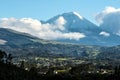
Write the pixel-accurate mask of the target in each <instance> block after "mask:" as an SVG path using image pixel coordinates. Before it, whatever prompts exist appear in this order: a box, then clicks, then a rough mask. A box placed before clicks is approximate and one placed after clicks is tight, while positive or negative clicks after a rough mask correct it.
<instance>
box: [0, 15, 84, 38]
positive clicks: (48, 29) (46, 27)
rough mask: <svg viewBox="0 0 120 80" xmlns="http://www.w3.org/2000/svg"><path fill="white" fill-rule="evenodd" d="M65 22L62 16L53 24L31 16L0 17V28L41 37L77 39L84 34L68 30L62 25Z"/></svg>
mask: <svg viewBox="0 0 120 80" xmlns="http://www.w3.org/2000/svg"><path fill="white" fill-rule="evenodd" d="M65 23H66V21H65V19H64V17H62V16H61V17H59V18H58V19H57V20H56V21H55V23H54V24H49V23H46V24H42V23H41V22H40V21H39V20H37V19H32V18H21V19H16V18H1V19H0V28H10V29H13V30H16V31H19V32H25V33H29V34H31V35H34V36H37V37H39V38H42V39H48V40H55V39H74V40H79V39H81V38H84V37H85V35H84V34H82V33H79V32H68V30H67V29H66V28H65V27H64V24H65Z"/></svg>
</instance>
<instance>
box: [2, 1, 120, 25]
mask: <svg viewBox="0 0 120 80" xmlns="http://www.w3.org/2000/svg"><path fill="white" fill-rule="evenodd" d="M107 6H112V7H115V8H120V0H0V18H3V17H7V18H9V17H15V18H23V17H30V18H35V19H40V20H47V19H49V18H51V17H53V16H55V15H58V14H62V13H65V12H72V11H76V12H78V13H80V15H82V16H84V17H85V18H87V19H88V20H90V21H92V22H94V23H96V22H95V20H94V16H95V14H96V13H98V12H100V11H102V10H103V9H104V8H105V7H107Z"/></svg>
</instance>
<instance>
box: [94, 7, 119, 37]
mask: <svg viewBox="0 0 120 80" xmlns="http://www.w3.org/2000/svg"><path fill="white" fill-rule="evenodd" d="M95 19H96V20H97V21H98V22H99V23H100V27H101V28H103V29H105V30H106V31H109V32H112V33H114V34H117V35H120V8H114V7H106V8H105V9H104V10H103V11H102V12H100V13H98V14H97V15H96V17H95Z"/></svg>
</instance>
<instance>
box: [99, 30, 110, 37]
mask: <svg viewBox="0 0 120 80" xmlns="http://www.w3.org/2000/svg"><path fill="white" fill-rule="evenodd" d="M99 35H102V36H105V37H109V36H110V33H107V32H105V31H102V32H100V33H99Z"/></svg>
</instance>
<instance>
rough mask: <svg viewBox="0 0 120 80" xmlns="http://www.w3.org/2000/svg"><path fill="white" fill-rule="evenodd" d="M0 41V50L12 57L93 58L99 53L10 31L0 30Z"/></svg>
mask: <svg viewBox="0 0 120 80" xmlns="http://www.w3.org/2000/svg"><path fill="white" fill-rule="evenodd" d="M0 35H1V36H0V39H2V40H4V41H6V43H4V44H1V45H0V49H1V50H4V51H6V52H8V53H11V54H13V55H17V56H18V55H22V56H24V55H25V56H26V55H34V56H37V55H38V56H51V57H54V56H55V57H57V56H60V55H61V56H66V57H67V56H71V57H72V56H76V57H78V56H81V57H82V55H81V54H84V53H85V54H88V56H89V55H90V56H91V57H94V56H95V55H97V54H98V53H99V49H100V47H98V46H87V45H77V44H68V43H60V42H55V41H46V40H42V39H39V38H36V37H33V36H31V35H28V34H24V33H19V32H15V31H13V30H10V29H3V28H0ZM86 57H87V56H86Z"/></svg>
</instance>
